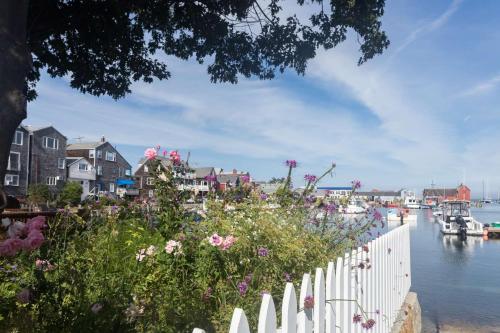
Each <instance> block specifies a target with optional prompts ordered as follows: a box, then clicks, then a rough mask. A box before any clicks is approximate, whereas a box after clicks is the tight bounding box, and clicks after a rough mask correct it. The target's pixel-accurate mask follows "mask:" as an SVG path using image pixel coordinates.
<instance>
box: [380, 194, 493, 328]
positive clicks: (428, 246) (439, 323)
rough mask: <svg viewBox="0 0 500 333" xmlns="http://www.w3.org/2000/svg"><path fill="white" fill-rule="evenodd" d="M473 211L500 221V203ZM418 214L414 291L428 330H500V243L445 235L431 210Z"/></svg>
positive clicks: (413, 230) (413, 237)
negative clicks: (462, 239)
mask: <svg viewBox="0 0 500 333" xmlns="http://www.w3.org/2000/svg"><path fill="white" fill-rule="evenodd" d="M471 212H472V215H473V216H474V218H476V219H477V220H478V221H480V222H482V223H490V222H495V221H500V205H498V204H487V205H485V206H484V207H483V208H472V209H471ZM417 213H418V219H417V223H415V224H413V225H412V226H411V228H410V230H411V260H412V275H413V276H412V290H413V291H415V292H417V294H418V297H419V300H420V304H421V307H422V321H423V332H481V333H483V332H500V239H491V238H490V239H489V240H483V238H482V237H471V236H469V237H468V238H467V240H466V241H461V240H460V239H459V238H458V237H457V236H444V235H443V234H441V232H440V228H439V224H438V223H436V222H434V217H433V216H432V211H431V210H429V209H422V210H418V211H417ZM392 227H395V226H389V228H392Z"/></svg>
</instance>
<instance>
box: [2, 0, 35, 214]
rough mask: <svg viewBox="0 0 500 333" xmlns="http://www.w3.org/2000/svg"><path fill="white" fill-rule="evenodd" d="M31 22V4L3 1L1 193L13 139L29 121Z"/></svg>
mask: <svg viewBox="0 0 500 333" xmlns="http://www.w3.org/2000/svg"><path fill="white" fill-rule="evenodd" d="M27 18H28V0H0V191H2V189H3V186H4V180H5V172H6V169H7V162H8V159H9V152H10V146H11V143H12V138H13V136H14V133H15V131H16V128H17V126H19V124H21V121H22V120H23V119H24V118H26V94H25V92H26V76H27V74H28V72H29V70H30V65H31V56H30V52H29V50H28V45H27V29H26V25H27ZM0 201H2V200H1V198H0ZM2 204H3V203H2V202H0V207H1V206H2Z"/></svg>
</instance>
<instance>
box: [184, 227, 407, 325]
mask: <svg viewBox="0 0 500 333" xmlns="http://www.w3.org/2000/svg"><path fill="white" fill-rule="evenodd" d="M366 245H367V247H368V251H366V250H363V248H362V247H360V248H358V249H356V250H353V251H352V252H351V253H346V254H345V256H344V257H339V258H337V260H336V262H330V263H328V268H327V270H326V279H325V275H324V272H323V269H322V268H316V272H315V275H314V285H313V284H312V278H311V275H310V274H304V276H303V278H302V285H301V288H300V295H299V300H298V302H297V297H296V293H295V288H294V285H293V284H292V283H287V284H286V287H285V293H284V296H283V302H282V309H281V328H278V327H279V326H278V323H277V317H276V309H275V306H274V302H273V298H272V296H271V295H269V294H264V296H263V298H262V304H261V307H260V313H259V321H258V333H276V332H281V333H311V332H314V333H362V332H364V331H370V332H375V333H386V332H390V331H391V328H392V326H393V324H394V322H395V320H396V318H397V317H398V314H399V311H401V307H402V305H403V302H404V299H405V297H406V295H407V294H408V291H409V290H410V285H411V267H410V231H409V224H405V225H403V226H401V227H398V228H396V229H393V230H392V231H390V232H388V233H387V234H384V235H382V236H380V237H378V238H377V239H375V240H373V241H371V242H369V243H368V244H366ZM367 259H368V261H367ZM360 263H363V264H364V266H365V267H364V268H360V267H359V264H360ZM369 266H371V267H369ZM368 267H369V268H368ZM307 296H313V297H314V307H313V308H312V309H304V300H305V298H306V297H307ZM361 309H362V310H361ZM356 314H359V315H361V317H362V319H361V322H358V323H354V321H353V318H354V316H355V315H356ZM368 319H373V320H375V325H374V326H373V327H372V328H370V329H366V328H363V327H362V323H365V322H366V321H367V320H368ZM193 333H204V331H203V330H202V329H199V328H195V329H194V330H193ZM229 333H250V328H249V325H248V321H247V318H246V316H245V313H244V312H243V310H242V309H239V308H236V309H235V310H234V313H233V317H232V320H231V326H230V328H229Z"/></svg>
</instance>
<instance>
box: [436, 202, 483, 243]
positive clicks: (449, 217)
mask: <svg viewBox="0 0 500 333" xmlns="http://www.w3.org/2000/svg"><path fill="white" fill-rule="evenodd" d="M437 219H438V222H439V223H440V224H441V232H442V233H443V234H445V235H462V237H466V236H467V235H470V236H483V224H482V223H480V222H478V221H477V220H475V219H474V218H473V217H472V215H471V213H470V204H469V202H468V201H459V200H450V201H445V202H443V214H442V215H441V216H439V217H438V218H437ZM462 233H463V234H462Z"/></svg>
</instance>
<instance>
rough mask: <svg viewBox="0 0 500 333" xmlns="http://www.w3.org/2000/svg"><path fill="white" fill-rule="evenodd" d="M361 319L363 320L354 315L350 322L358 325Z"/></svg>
mask: <svg viewBox="0 0 500 333" xmlns="http://www.w3.org/2000/svg"><path fill="white" fill-rule="evenodd" d="M362 319H363V318H362V317H361V315H360V314H355V315H354V316H352V322H353V323H355V324H357V323H360V322H361V320H362Z"/></svg>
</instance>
